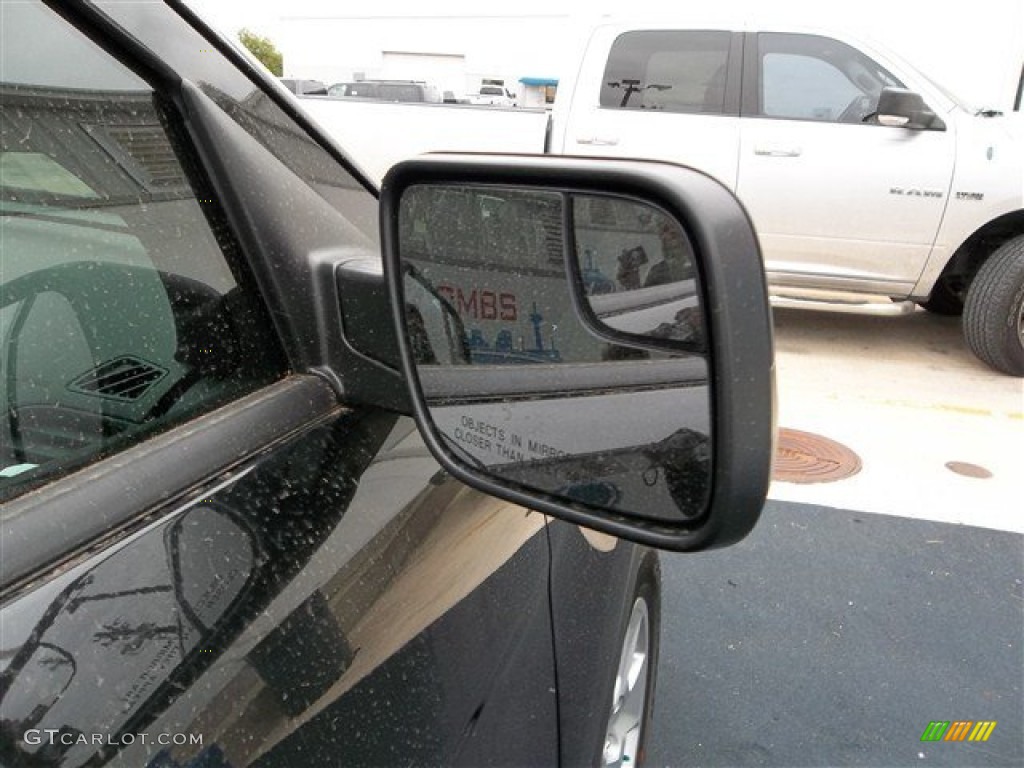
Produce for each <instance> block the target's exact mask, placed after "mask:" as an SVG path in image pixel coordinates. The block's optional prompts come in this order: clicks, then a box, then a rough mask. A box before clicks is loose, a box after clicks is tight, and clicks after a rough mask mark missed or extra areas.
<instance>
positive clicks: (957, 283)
mask: <svg viewBox="0 0 1024 768" xmlns="http://www.w3.org/2000/svg"><path fill="white" fill-rule="evenodd" d="M1022 234H1024V209H1021V210H1017V211H1011V212H1010V213H1006V214H1003V215H1002V216H999V217H998V218H995V219H992V220H991V221H989V222H987V223H985V224H984V225H983V226H981V227H980V228H979V229H977V230H976V231H975V232H974V233H973V234H972V235H971V236H970V237H968V238H967V239H966V240H964V242H963V243H962V244H961V245H960V247H959V248H957V249H956V251H955V252H954V253H953V256H952V257H951V258H950V260H949V262H947V264H946V266H945V268H944V269H943V270H942V273H941V274H940V275H939V278H938V279H937V280H936V281H935V283H934V285H932V286H931V289H930V291H929V294H928V297H927V298H926V299H922V300H921V301H919V302H918V303H919V304H921V306H923V307H924V308H925V309H929V310H930V311H934V312H936V313H937V314H944V315H952V314H960V312H961V311H962V310H963V303H964V300H965V299H966V297H967V292H968V290H970V287H971V283H972V282H973V281H974V276H975V275H976V274H978V270H979V269H981V266H982V264H984V263H985V262H986V261H988V258H989V257H990V256H991V255H992V254H993V253H995V251H996V250H998V249H999V247H1000V246H1002V245H1003V244H1004V243H1006V242H1007V241H1009V240H1012V239H1013V238H1015V237H1017V236H1018V235H1022ZM930 302H931V303H932V305H931V306H928V305H929V303H930ZM955 303H958V304H959V307H954V306H953V304H955ZM954 309H956V311H953V310H954Z"/></svg>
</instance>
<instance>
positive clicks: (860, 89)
mask: <svg viewBox="0 0 1024 768" xmlns="http://www.w3.org/2000/svg"><path fill="white" fill-rule="evenodd" d="M758 53H759V57H758V62H759V70H760V84H761V87H760V114H761V115H762V116H764V117H778V118H787V119H792V120H814V121H820V122H831V123H863V122H864V120H865V118H867V117H869V116H871V115H872V114H874V112H875V108H876V106H877V105H878V95H879V94H880V93H881V92H882V89H883V88H885V87H886V86H896V87H903V86H902V83H900V82H899V81H898V80H897V79H896V78H895V77H893V75H891V74H890V73H889V72H888V71H886V70H885V69H884V68H883V67H881V66H880V65H878V64H877V63H876V62H874V61H872V60H871V59H869V58H868V57H866V56H865V55H864V54H862V53H861V52H860V51H857V50H856V49H854V48H851V47H850V46H848V45H846V44H845V43H841V42H839V41H838V40H832V39H830V38H827V37H820V36H818V35H791V34H777V33H762V34H760V35H758Z"/></svg>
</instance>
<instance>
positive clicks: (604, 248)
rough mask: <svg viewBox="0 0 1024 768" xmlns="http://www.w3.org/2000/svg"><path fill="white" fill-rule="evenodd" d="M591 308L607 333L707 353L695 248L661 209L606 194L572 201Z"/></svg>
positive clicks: (683, 232)
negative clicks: (605, 195)
mask: <svg viewBox="0 0 1024 768" xmlns="http://www.w3.org/2000/svg"><path fill="white" fill-rule="evenodd" d="M573 209H574V221H575V239H576V251H577V257H578V259H579V262H580V270H581V277H582V282H583V289H584V294H585V295H586V300H587V305H588V307H589V309H590V310H591V312H593V314H594V316H595V317H596V320H597V321H598V324H599V325H601V326H602V327H603V330H605V331H612V332H619V333H623V334H628V335H629V336H631V337H633V340H634V341H639V342H642V341H643V340H645V339H661V340H670V341H673V342H676V343H678V344H679V345H680V347H681V348H683V349H690V350H694V351H703V350H704V317H703V315H702V309H701V306H700V299H699V294H698V290H699V285H698V280H697V270H696V266H695V263H694V258H693V247H692V246H691V244H690V239H689V238H688V237H687V235H686V232H685V231H684V230H683V228H682V227H681V226H680V225H679V223H678V222H676V221H675V220H674V219H672V218H671V217H670V216H669V215H668V214H667V213H665V212H664V211H661V210H658V209H656V208H652V207H651V206H649V205H646V204H642V203H633V202H630V201H628V200H620V199H615V198H607V197H595V196H586V197H579V196H577V197H575V198H574V200H573Z"/></svg>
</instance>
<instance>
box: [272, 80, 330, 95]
mask: <svg viewBox="0 0 1024 768" xmlns="http://www.w3.org/2000/svg"><path fill="white" fill-rule="evenodd" d="M281 84H282V85H283V86H284V87H285V88H287V89H288V90H289V91H291V92H292V93H295V94H298V95H299V96H326V95H327V84H326V83H324V82H322V81H320V80H303V79H298V78H293V77H282V78H281Z"/></svg>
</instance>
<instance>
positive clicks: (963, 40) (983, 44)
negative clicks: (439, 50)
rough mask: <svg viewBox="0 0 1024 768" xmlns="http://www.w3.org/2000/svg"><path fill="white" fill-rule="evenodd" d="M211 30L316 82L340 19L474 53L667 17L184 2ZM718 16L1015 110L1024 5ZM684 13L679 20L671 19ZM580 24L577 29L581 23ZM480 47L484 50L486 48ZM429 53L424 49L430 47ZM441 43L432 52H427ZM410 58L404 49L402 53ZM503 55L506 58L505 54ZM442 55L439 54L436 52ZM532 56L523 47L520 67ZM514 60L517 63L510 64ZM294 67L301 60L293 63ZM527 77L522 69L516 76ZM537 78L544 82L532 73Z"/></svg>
mask: <svg viewBox="0 0 1024 768" xmlns="http://www.w3.org/2000/svg"><path fill="white" fill-rule="evenodd" d="M187 1H188V2H189V4H190V5H191V6H192V7H193V8H195V9H196V10H197V11H198V12H199V13H200V14H201V15H202V16H203V17H204V18H206V19H207V20H208V21H209V22H210V23H211V24H212V25H213V26H214V27H216V28H218V29H219V30H220V31H222V32H223V33H225V34H228V35H231V36H234V35H235V34H236V33H237V31H238V30H239V29H240V28H242V27H246V28H248V29H250V30H252V31H254V32H257V33H259V34H262V35H265V36H268V37H270V38H271V40H273V41H275V42H277V43H278V46H279V47H280V48H281V49H282V51H283V52H284V53H285V57H286V60H285V71H286V74H290V75H297V76H300V77H316V76H317V75H316V73H315V72H294V71H292V72H289V71H288V69H289V61H288V53H289V49H292V50H293V51H301V50H302V45H303V42H304V40H303V38H304V37H305V36H307V35H308V37H309V39H310V40H313V39H315V37H316V29H317V26H318V23H320V24H322V22H323V20H324V19H327V18H335V19H336V18H339V17H340V18H343V19H349V20H356V21H359V22H360V23H364V24H366V23H370V22H372V23H374V24H375V25H378V27H379V25H388V28H389V29H390V28H391V25H393V28H394V30H395V32H394V34H395V35H396V37H398V38H400V39H403V40H405V41H408V40H415V39H416V35H417V31H418V30H422V29H425V28H428V27H431V26H432V27H433V28H439V25H440V26H441V27H443V28H444V29H445V30H446V40H447V41H448V42H447V43H446V44H447V45H455V44H457V43H456V41H459V40H462V41H463V44H467V45H468V44H470V43H468V42H466V38H468V37H473V36H474V35H476V37H477V42H476V43H475V44H478V45H482V46H487V45H489V44H494V46H493V47H494V50H495V53H494V54H493V55H495V56H497V55H500V54H499V53H498V51H501V50H502V48H501V45H500V43H502V42H504V43H505V44H506V46H508V45H509V41H508V40H505V41H501V40H494V39H491V40H488V39H486V34H487V33H485V32H484V33H477V32H475V31H474V30H493V29H495V24H496V23H499V24H500V23H501V22H502V20H507V21H508V22H509V23H512V22H515V25H516V27H515V28H516V29H520V28H527V27H530V26H531V25H533V26H534V27H535V28H536V29H537V30H538V31H539V34H538V39H541V40H544V39H545V37H544V34H543V32H544V29H545V26H547V27H548V28H549V29H550V27H551V26H552V25H559V26H561V27H562V28H566V27H567V26H568V27H569V28H571V29H577V28H578V29H584V28H585V26H586V24H587V22H588V20H590V19H593V18H595V17H598V16H600V15H602V14H615V15H621V13H622V8H623V7H628V8H629V9H630V12H631V13H637V14H660V15H662V16H663V15H665V8H666V5H667V4H666V3H665V2H654V0H628V3H627V0H618V1H617V2H612V1H611V0H587V1H585V2H582V1H580V0H515V2H507V3H504V4H498V3H489V4H484V3H482V2H480V0H432V2H431V3H429V4H425V3H422V2H417V1H416V0H379V2H376V3H373V4H367V3H358V4H357V3H351V2H344V0H286V1H285V0H187ZM705 5H706V4H696V3H685V2H682V3H676V4H674V5H673V6H672V8H673V9H674V10H673V13H678V14H679V15H680V16H681V17H687V18H692V17H693V16H694V15H696V14H700V15H701V17H702V18H703V17H704V12H703V11H702V10H701V9H703V8H704V7H705ZM713 5H714V9H715V10H714V12H715V14H716V16H722V17H725V18H742V19H745V20H755V19H765V20H773V21H784V22H793V21H796V22H799V23H801V24H807V25H809V26H824V27H829V28H838V29H845V30H847V31H851V32H854V33H856V34H857V35H859V36H867V37H870V38H872V39H874V40H877V41H879V42H881V43H884V44H885V45H886V46H888V47H889V48H891V49H893V50H895V51H896V52H898V53H899V54H901V55H902V56H903V57H904V58H906V59H908V60H909V61H911V62H912V63H914V64H916V65H917V66H918V68H919V69H921V70H922V71H924V72H925V73H926V74H928V75H930V76H931V77H932V78H933V79H935V80H937V81H939V82H940V83H942V84H943V85H945V86H947V87H948V88H950V89H951V90H952V91H953V92H954V93H957V94H958V95H960V96H961V97H963V98H965V99H966V100H967V101H968V102H969V103H971V104H974V105H976V106H988V107H996V108H1002V109H1009V108H1010V107H1011V106H1012V103H1013V97H1014V94H1015V93H1016V87H1017V82H1018V78H1019V77H1020V73H1021V66H1022V65H1024V2H1022V1H1021V0H971V2H970V3H941V2H938V0H858V2H856V3H852V2H846V3H836V2H827V0H816V1H815V2H811V1H810V0H771V2H770V3H769V2H765V0H761V2H758V1H757V0H715V2H714V4H713ZM675 9H678V10H675ZM577 22H578V23H577ZM481 40H482V42H481ZM423 44H424V45H428V43H426V42H424V43H423ZM437 44H438V43H437V42H436V41H435V42H432V43H429V45H430V47H431V48H435V47H436V46H437ZM573 47H574V46H572V45H568V44H567V45H565V46H559V45H558V44H557V43H556V44H553V45H549V44H546V45H543V46H541V47H540V48H539V49H538V50H536V51H535V52H534V53H535V55H536V57H537V62H538V68H539V69H552V68H557V67H558V66H560V65H561V64H562V63H563V62H562V59H561V58H560V56H563V55H564V54H563V53H562V51H563V50H564V51H568V50H571V49H572V48H573ZM407 48H408V43H406V44H405V48H403V49H407ZM505 50H510V49H508V48H506V49H505ZM432 52H436V51H432ZM527 52H528V49H526V50H524V47H523V46H520V50H519V51H518V53H517V56H518V58H519V59H522V57H523V56H524V55H527ZM510 55H511V54H510ZM292 59H293V61H297V60H298V57H297V55H296V56H293V57H292ZM520 68H521V67H520ZM522 74H532V75H548V74H550V73H549V72H544V71H535V72H530V73H522Z"/></svg>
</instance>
